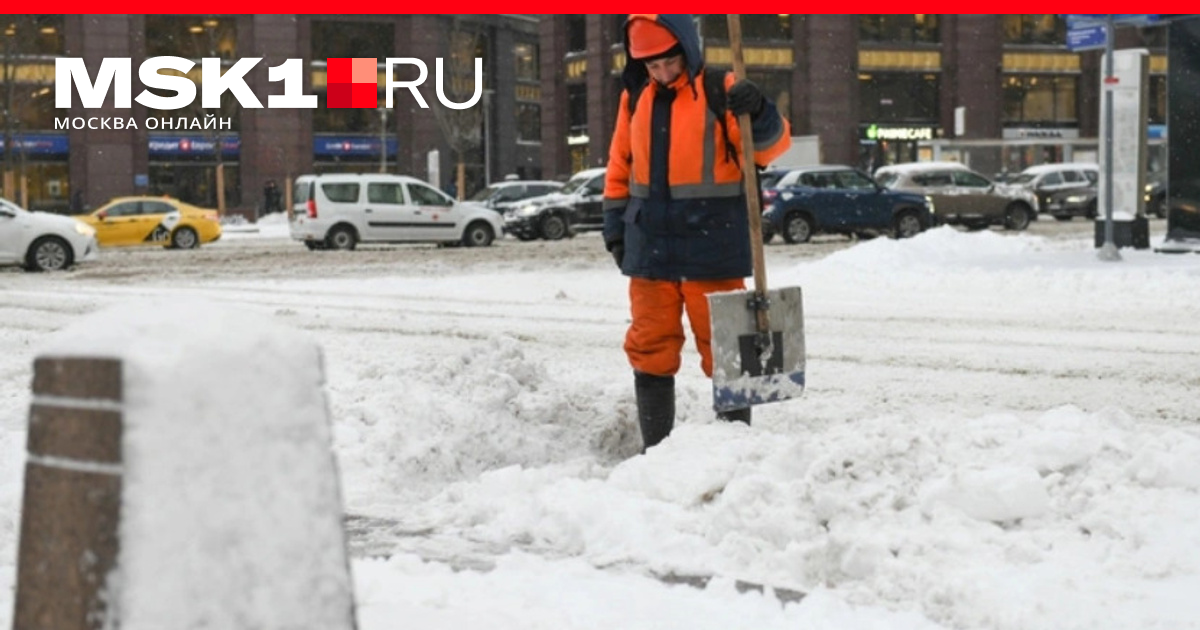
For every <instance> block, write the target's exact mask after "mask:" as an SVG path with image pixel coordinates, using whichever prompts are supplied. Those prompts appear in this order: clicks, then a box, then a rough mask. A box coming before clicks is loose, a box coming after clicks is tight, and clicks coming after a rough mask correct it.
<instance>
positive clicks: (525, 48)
mask: <svg viewBox="0 0 1200 630" xmlns="http://www.w3.org/2000/svg"><path fill="white" fill-rule="evenodd" d="M513 60H514V63H515V64H516V73H517V80H518V81H537V80H539V79H540V78H541V73H540V72H538V47H537V44H525V43H522V44H515V45H513Z"/></svg>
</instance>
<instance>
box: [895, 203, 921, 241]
mask: <svg viewBox="0 0 1200 630" xmlns="http://www.w3.org/2000/svg"><path fill="white" fill-rule="evenodd" d="M922 229H923V228H922V227H921V217H919V216H917V213H915V212H913V211H912V210H906V211H904V212H901V213H900V214H899V215H898V216H897V217H896V228H895V230H894V231H895V234H896V238H912V237H914V236H916V235H918V234H920V233H921V230H922Z"/></svg>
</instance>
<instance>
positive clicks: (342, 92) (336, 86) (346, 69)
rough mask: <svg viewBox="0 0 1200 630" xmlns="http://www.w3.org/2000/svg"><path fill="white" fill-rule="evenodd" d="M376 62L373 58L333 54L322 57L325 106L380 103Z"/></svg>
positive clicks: (373, 105) (353, 105)
mask: <svg viewBox="0 0 1200 630" xmlns="http://www.w3.org/2000/svg"><path fill="white" fill-rule="evenodd" d="M378 77H379V62H378V60H377V59H375V58H374V57H334V58H330V59H326V60H325V87H326V90H327V101H328V106H329V107H331V108H333V107H366V108H371V109H374V108H375V107H377V106H378V105H379V78H378Z"/></svg>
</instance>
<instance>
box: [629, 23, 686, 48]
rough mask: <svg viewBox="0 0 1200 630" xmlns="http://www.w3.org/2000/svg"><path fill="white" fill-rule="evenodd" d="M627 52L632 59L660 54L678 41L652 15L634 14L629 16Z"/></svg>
mask: <svg viewBox="0 0 1200 630" xmlns="http://www.w3.org/2000/svg"><path fill="white" fill-rule="evenodd" d="M628 30H629V54H630V56H632V57H633V58H634V59H645V58H647V57H654V56H655V55H661V54H663V53H665V52H667V51H668V50H671V48H672V47H674V46H675V45H677V44H678V43H679V40H678V39H676V38H675V36H674V35H672V34H671V31H670V30H669V29H667V27H665V26H663V25H662V24H659V23H658V21H657V20H655V19H654V16H649V15H634V16H631V17H630V18H629V27H628Z"/></svg>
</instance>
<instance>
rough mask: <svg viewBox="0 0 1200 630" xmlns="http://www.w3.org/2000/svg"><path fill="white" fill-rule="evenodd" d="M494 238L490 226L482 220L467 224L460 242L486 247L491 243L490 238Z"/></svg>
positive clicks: (470, 245)
mask: <svg viewBox="0 0 1200 630" xmlns="http://www.w3.org/2000/svg"><path fill="white" fill-rule="evenodd" d="M494 238H496V235H495V233H493V232H492V226H490V225H488V224H487V223H484V222H483V221H476V222H474V223H472V224H470V225H468V226H467V229H466V231H464V232H463V237H462V243H463V245H466V246H467V247H487V246H488V245H491V244H492V239H494Z"/></svg>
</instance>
